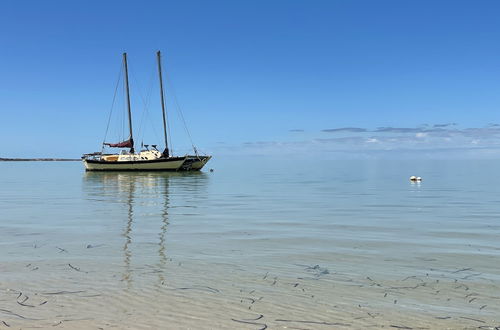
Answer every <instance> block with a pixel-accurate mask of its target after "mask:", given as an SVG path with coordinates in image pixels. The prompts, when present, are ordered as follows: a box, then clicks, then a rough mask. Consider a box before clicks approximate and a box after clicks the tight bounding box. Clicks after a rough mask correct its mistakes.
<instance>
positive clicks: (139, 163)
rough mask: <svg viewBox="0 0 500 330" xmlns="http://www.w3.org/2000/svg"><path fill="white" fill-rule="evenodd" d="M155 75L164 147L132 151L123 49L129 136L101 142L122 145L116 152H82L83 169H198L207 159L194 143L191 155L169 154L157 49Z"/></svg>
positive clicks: (107, 144) (133, 149) (117, 146)
mask: <svg viewBox="0 0 500 330" xmlns="http://www.w3.org/2000/svg"><path fill="white" fill-rule="evenodd" d="M157 62H158V75H159V80H160V94H161V107H162V114H163V132H164V137H165V149H164V150H163V152H160V151H159V150H158V149H157V145H152V148H151V149H149V148H148V147H149V145H146V149H144V150H141V151H140V152H139V153H136V152H135V148H134V137H133V130H132V111H131V107H130V91H129V80H128V64H127V53H123V65H124V75H125V79H124V83H125V91H126V101H127V113H128V128H129V137H128V139H126V140H125V141H122V142H118V143H107V142H104V143H103V148H104V146H108V147H111V148H122V149H129V150H121V152H120V153H118V154H104V153H102V151H101V152H94V153H90V154H84V155H83V156H82V160H83V164H84V166H85V169H86V170H87V171H130V170H135V171H152V170H157V171H158V170H159V171H193V170H194V171H199V170H201V169H202V168H203V166H205V164H206V163H207V162H208V161H209V160H210V159H211V156H206V155H199V154H198V151H197V149H196V147H194V146H193V149H194V155H185V156H173V155H172V154H171V152H170V150H169V148H168V139H167V119H166V110H165V96H164V91H163V77H162V69H161V53H160V51H158V52H157Z"/></svg>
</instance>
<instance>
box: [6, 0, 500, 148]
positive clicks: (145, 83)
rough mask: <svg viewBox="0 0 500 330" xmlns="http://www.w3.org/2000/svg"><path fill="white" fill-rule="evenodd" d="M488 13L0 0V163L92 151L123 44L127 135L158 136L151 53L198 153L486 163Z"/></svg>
mask: <svg viewBox="0 0 500 330" xmlns="http://www.w3.org/2000/svg"><path fill="white" fill-rule="evenodd" d="M498 17H500V2H499V1H496V0H479V1H478V0H474V1H473V0H470V1H460V0H451V1H445V0H443V1H436V0H432V1H422V0H419V1H401V0H379V1H372V0H365V1H361V0H352V1H347V0H337V1H336V0H329V1H293V0H284V1H272V0H266V1H255V0H252V1H250V0H249V1H217V0H214V1H51V0H47V1H23V0H19V1H13V0H12V1H9V0H6V1H1V2H0V115H1V117H0V157H30V156H60V157H79V156H80V155H81V154H82V153H85V152H92V151H96V150H99V149H100V144H101V142H102V139H103V136H104V132H105V129H106V123H107V118H108V115H109V112H110V107H111V102H112V99H113V93H114V89H115V84H116V81H117V77H118V74H119V70H120V64H121V54H122V52H124V51H126V52H127V53H128V54H129V66H130V70H131V78H130V83H131V88H132V90H131V93H132V96H131V97H132V104H133V111H134V125H135V126H136V127H137V130H138V131H141V133H139V132H138V136H136V142H138V143H140V142H141V141H142V140H144V142H145V143H155V142H157V143H158V144H161V141H162V137H161V134H160V133H161V113H160V107H159V106H160V103H159V95H158V93H159V92H158V86H157V82H156V80H155V79H156V76H154V74H155V71H154V70H155V66H154V65H155V62H154V61H155V52H156V51H157V50H162V51H163V53H164V66H165V70H166V72H167V73H168V75H169V77H170V80H171V82H172V85H173V87H174V88H175V92H176V93H175V94H176V95H177V98H178V101H179V104H180V106H181V108H182V110H183V112H184V116H185V118H186V121H187V124H188V127H189V128H190V131H191V134H192V136H193V139H194V142H195V143H196V144H197V145H198V146H199V147H200V149H201V150H203V151H206V152H211V153H215V154H216V155H217V154H231V153H240V154H244V153H247V154H261V153H264V154H265V153H300V154H312V153H323V152H334V153H335V152H346V153H349V152H356V153H358V154H376V153H383V152H391V151H392V152H394V151H395V152H399V151H401V152H405V151H413V150H424V151H426V152H428V153H436V154H442V153H443V152H445V151H446V152H450V153H459V154H460V153H462V152H463V151H466V153H467V154H468V155H471V157H476V156H477V157H482V156H484V155H485V154H488V155H494V156H495V157H497V156H498V157H500V126H498V124H499V123H500V21H499V19H498ZM171 92H172V90H167V98H168V99H169V104H168V105H169V108H170V109H172V108H173V107H172V93H171ZM141 95H144V98H145V100H146V101H145V102H146V103H148V104H149V106H148V108H147V109H148V110H147V114H148V116H147V118H149V119H148V120H144V119H143V118H145V117H144V115H143V113H144V111H145V110H144V109H145V107H144V102H143V101H142V98H141ZM148 95H150V96H149V97H148ZM118 98H119V102H117V106H116V107H115V108H114V110H113V111H114V114H118V113H122V112H121V111H122V110H123V106H122V105H120V104H123V101H122V99H123V97H122V96H121V94H119V95H118ZM120 102H121V103H120ZM170 117H171V118H172V121H171V126H172V130H173V132H172V135H173V137H172V139H173V142H174V149H175V150H177V152H179V153H184V152H185V151H187V149H186V148H187V147H188V146H189V143H188V140H187V137H186V135H185V134H184V133H183V131H182V127H181V126H180V122H179V121H178V117H177V114H176V112H175V111H174V112H170ZM112 118H115V117H112ZM113 121H114V120H113ZM113 121H112V122H113ZM144 122H145V123H147V124H142V123H144ZM151 123H152V124H151ZM113 125H114V124H113V123H112V127H113ZM148 125H149V126H148ZM115 126H116V125H115ZM116 127H120V126H119V125H118V126H116ZM148 127H155V128H154V129H153V128H151V129H149V128H148ZM117 131H118V130H117V129H114V128H113V129H110V134H108V136H109V138H108V140H109V141H110V142H117V141H115V140H116V139H117V138H118V137H119V136H118V135H119V134H118V133H116V134H115V133H114V132H117ZM154 132H155V133H154ZM153 133H154V134H153ZM113 134H115V135H113Z"/></svg>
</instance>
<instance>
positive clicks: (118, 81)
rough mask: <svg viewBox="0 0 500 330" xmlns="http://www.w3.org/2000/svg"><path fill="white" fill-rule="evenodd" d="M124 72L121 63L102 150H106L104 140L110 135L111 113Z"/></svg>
mask: <svg viewBox="0 0 500 330" xmlns="http://www.w3.org/2000/svg"><path fill="white" fill-rule="evenodd" d="M122 72H123V65H120V70H119V72H118V79H117V81H116V86H115V93H114V94H113V101H112V102H111V109H110V110H109V116H108V124H107V125H106V133H104V138H103V140H102V143H103V144H102V150H104V142H106V138H107V136H108V130H109V124H110V123H111V115H112V114H113V108H114V106H115V100H116V94H117V93H118V86H119V85H120V80H121V77H122ZM102 150H101V152H102Z"/></svg>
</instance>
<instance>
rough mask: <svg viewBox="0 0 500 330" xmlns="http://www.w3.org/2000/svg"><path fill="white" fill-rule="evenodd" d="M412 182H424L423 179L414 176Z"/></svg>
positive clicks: (411, 178) (411, 177)
mask: <svg viewBox="0 0 500 330" xmlns="http://www.w3.org/2000/svg"><path fill="white" fill-rule="evenodd" d="M410 181H412V182H420V181H422V178H421V177H419V176H414V175H412V176H410Z"/></svg>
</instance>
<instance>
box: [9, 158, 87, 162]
mask: <svg viewBox="0 0 500 330" xmlns="http://www.w3.org/2000/svg"><path fill="white" fill-rule="evenodd" d="M80 160H81V159H76V158H0V162H76V161H80Z"/></svg>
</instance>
